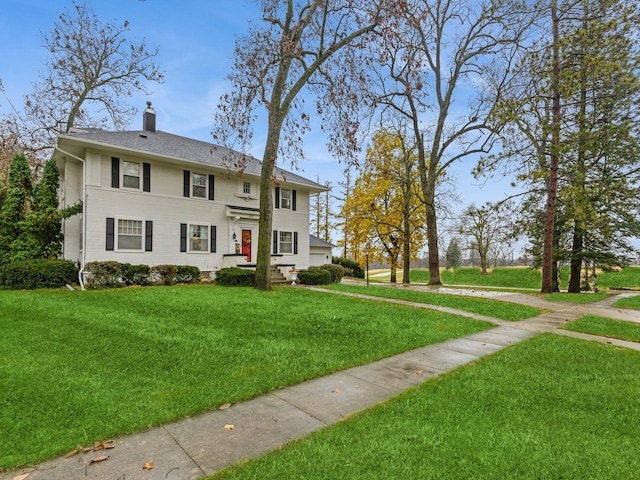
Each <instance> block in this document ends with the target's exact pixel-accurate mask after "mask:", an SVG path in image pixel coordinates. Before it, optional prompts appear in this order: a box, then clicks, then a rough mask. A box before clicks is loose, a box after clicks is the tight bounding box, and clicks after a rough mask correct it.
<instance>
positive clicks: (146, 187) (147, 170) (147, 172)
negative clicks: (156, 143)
mask: <svg viewBox="0 0 640 480" xmlns="http://www.w3.org/2000/svg"><path fill="white" fill-rule="evenodd" d="M142 191H143V192H150V191H151V164H149V163H143V164H142Z"/></svg>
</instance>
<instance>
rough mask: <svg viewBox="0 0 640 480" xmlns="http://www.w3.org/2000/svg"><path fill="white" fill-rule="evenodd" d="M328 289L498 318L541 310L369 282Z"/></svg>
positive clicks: (531, 314)
mask: <svg viewBox="0 0 640 480" xmlns="http://www.w3.org/2000/svg"><path fill="white" fill-rule="evenodd" d="M329 288H331V290H335V291H339V292H350V293H359V294H362V295H371V296H373V297H385V298H394V299H398V300H406V301H409V302H416V303H427V304H431V305H438V306H441V307H448V308H455V309H457V310H463V311H465V312H471V313H477V314H478V315H486V316H488V317H492V318H497V319H500V320H508V321H517V320H523V319H525V318H531V317H537V316H538V315H540V314H541V313H542V312H541V311H540V310H539V309H537V308H534V307H528V306H526V305H517V304H515V303H509V302H501V301H499V300H493V299H489V298H481V297H472V296H468V297H467V296H462V295H448V294H446V293H432V292H428V291H421V290H415V289H409V288H402V287H397V288H392V287H379V286H373V285H370V286H368V287H366V286H364V285H352V284H346V283H339V284H332V285H331V286H330V287H329Z"/></svg>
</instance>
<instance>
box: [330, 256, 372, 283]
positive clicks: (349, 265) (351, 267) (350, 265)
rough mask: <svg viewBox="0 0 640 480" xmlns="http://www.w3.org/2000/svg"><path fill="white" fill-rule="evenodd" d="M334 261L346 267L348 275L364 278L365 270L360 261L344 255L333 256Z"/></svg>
mask: <svg viewBox="0 0 640 480" xmlns="http://www.w3.org/2000/svg"><path fill="white" fill-rule="evenodd" d="M332 262H333V263H335V264H337V265H342V266H343V267H344V269H345V276H346V277H355V278H364V270H363V269H362V267H361V266H360V264H359V263H358V262H356V261H354V260H350V259H348V258H344V257H333V258H332Z"/></svg>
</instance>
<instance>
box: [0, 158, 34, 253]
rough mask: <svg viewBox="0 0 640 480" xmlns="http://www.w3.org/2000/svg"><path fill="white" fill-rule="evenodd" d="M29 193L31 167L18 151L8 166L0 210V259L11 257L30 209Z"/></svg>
mask: <svg viewBox="0 0 640 480" xmlns="http://www.w3.org/2000/svg"><path fill="white" fill-rule="evenodd" d="M31 195H32V185H31V169H30V168H29V162H28V161H27V157H26V156H25V155H24V154H22V153H19V154H16V155H14V156H13V159H12V160H11V164H10V166H9V175H8V184H7V191H6V196H5V198H4V202H3V204H2V210H1V211H0V261H3V262H5V261H8V260H10V259H11V258H12V251H13V249H14V248H15V243H16V241H17V240H18V239H19V238H20V237H21V236H22V234H23V228H24V220H25V218H26V217H27V214H28V213H29V211H30V209H31Z"/></svg>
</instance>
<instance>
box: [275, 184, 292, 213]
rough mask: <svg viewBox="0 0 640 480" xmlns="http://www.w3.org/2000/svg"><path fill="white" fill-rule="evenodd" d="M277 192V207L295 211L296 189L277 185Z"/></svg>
mask: <svg viewBox="0 0 640 480" xmlns="http://www.w3.org/2000/svg"><path fill="white" fill-rule="evenodd" d="M275 194H276V195H275V197H276V198H275V200H276V205H275V207H276V208H283V209H287V210H293V211H295V210H296V197H297V195H296V190H292V189H289V188H281V187H276V188H275Z"/></svg>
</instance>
